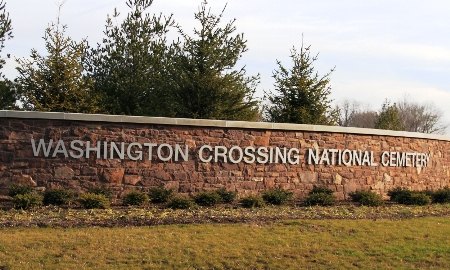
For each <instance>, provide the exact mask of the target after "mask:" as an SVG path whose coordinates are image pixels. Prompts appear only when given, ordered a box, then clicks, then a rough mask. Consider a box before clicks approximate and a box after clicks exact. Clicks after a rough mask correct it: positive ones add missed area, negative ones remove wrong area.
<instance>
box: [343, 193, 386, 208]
mask: <svg viewBox="0 0 450 270" xmlns="http://www.w3.org/2000/svg"><path fill="white" fill-rule="evenodd" d="M349 195H350V197H351V198H352V201H354V202H358V203H360V204H361V205H365V206H380V205H383V204H384V201H383V198H382V197H381V195H379V194H377V193H375V192H373V191H370V190H358V191H355V192H352V193H350V194H349Z"/></svg>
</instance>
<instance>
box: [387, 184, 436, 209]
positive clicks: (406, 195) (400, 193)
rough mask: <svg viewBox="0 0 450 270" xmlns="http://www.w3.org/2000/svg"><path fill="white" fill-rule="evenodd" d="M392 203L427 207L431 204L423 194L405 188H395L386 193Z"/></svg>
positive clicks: (428, 198) (429, 199)
mask: <svg viewBox="0 0 450 270" xmlns="http://www.w3.org/2000/svg"><path fill="white" fill-rule="evenodd" d="M387 194H388V196H390V197H391V198H390V199H391V200H392V201H395V202H396V203H399V204H408V205H427V204H430V203H431V198H430V196H429V195H427V194H426V193H425V192H419V191H412V190H409V189H407V188H402V187H397V188H394V189H392V190H389V191H388V193H387Z"/></svg>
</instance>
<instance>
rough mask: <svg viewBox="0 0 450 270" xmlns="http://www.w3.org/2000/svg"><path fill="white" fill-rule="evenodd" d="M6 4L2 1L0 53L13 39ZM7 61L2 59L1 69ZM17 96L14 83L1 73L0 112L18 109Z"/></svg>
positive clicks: (0, 5) (0, 3)
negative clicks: (9, 40)
mask: <svg viewBox="0 0 450 270" xmlns="http://www.w3.org/2000/svg"><path fill="white" fill-rule="evenodd" d="M5 6H6V3H4V2H3V1H0V52H2V50H3V48H4V47H5V45H4V44H5V41H6V40H7V39H10V38H12V37H13V36H12V24H11V19H10V18H9V13H7V12H6V9H5ZM8 57H9V55H8ZM5 63H6V61H5V59H4V58H1V57H0V69H2V68H3V66H4V65H5ZM16 100H17V94H16V91H15V87H14V83H13V82H11V81H10V80H8V79H6V78H5V76H4V75H3V74H2V73H1V72H0V110H3V109H17V107H16V105H15V103H16Z"/></svg>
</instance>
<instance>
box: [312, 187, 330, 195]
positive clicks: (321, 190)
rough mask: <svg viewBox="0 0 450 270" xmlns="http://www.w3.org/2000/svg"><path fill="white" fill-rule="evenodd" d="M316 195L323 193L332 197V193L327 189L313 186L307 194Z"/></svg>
mask: <svg viewBox="0 0 450 270" xmlns="http://www.w3.org/2000/svg"><path fill="white" fill-rule="evenodd" d="M316 193H325V194H329V195H333V193H334V192H333V191H332V190H331V189H329V188H327V187H323V186H321V187H318V186H314V187H313V189H312V190H311V191H310V192H309V193H308V194H316Z"/></svg>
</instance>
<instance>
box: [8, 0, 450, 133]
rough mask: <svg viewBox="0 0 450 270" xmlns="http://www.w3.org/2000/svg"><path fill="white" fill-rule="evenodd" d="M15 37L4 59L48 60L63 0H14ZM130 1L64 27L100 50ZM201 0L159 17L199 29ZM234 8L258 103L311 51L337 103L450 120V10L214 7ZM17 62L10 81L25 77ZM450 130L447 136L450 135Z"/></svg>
mask: <svg viewBox="0 0 450 270" xmlns="http://www.w3.org/2000/svg"><path fill="white" fill-rule="evenodd" d="M5 1H6V9H7V11H8V12H9V14H10V18H11V19H12V25H13V28H14V29H13V34H14V38H13V39H12V40H8V41H7V42H6V43H5V48H4V50H3V54H6V53H9V54H11V56H12V58H22V57H29V55H30V50H31V49H32V48H35V49H37V50H38V52H40V53H41V54H44V55H45V54H46V51H45V47H44V41H43V39H42V36H43V35H44V31H45V28H46V27H47V26H48V24H49V23H51V22H52V21H53V22H54V21H56V18H57V14H58V3H61V2H62V1H61V0H5ZM125 2H126V1H125V0H67V2H66V3H65V4H64V5H63V8H62V11H61V16H60V20H61V22H62V23H63V24H67V26H68V31H67V35H68V36H70V37H72V38H73V39H75V40H77V41H79V40H81V39H82V38H87V39H88V41H89V43H90V44H91V45H94V44H96V43H97V42H100V41H101V39H102V38H103V30H104V25H105V20H106V17H107V14H112V13H113V11H114V8H115V7H117V9H118V10H119V11H120V12H121V17H120V18H124V17H125V16H126V13H127V12H128V8H127V7H126V5H125ZM200 3H201V1H200V0H155V1H154V4H153V5H152V7H151V8H150V9H149V12H151V13H158V14H159V13H160V12H162V13H163V14H165V15H170V14H171V13H172V14H173V16H174V19H175V20H176V21H177V22H178V23H179V24H180V25H181V26H182V27H183V29H184V30H185V31H187V32H190V33H191V32H192V29H193V28H194V27H196V26H198V25H197V24H196V21H195V19H194V13H195V12H196V11H197V10H198V6H199V5H200ZM225 4H227V8H226V10H225V20H224V22H223V23H226V22H227V21H229V20H231V19H233V18H236V24H235V25H236V27H237V32H242V33H244V36H245V38H246V39H247V41H248V43H247V45H248V51H247V52H246V53H244V54H243V58H242V60H241V61H240V62H239V67H241V66H243V65H246V66H247V73H248V75H256V74H258V73H259V74H260V75H261V83H260V85H259V87H258V91H257V95H258V96H262V94H263V90H271V89H273V82H274V81H273V79H272V77H271V76H272V72H273V70H274V69H276V68H277V65H276V60H277V59H278V60H280V61H281V62H282V64H283V65H284V66H285V67H290V66H291V62H290V58H289V55H290V49H291V48H292V46H295V47H297V48H300V47H301V44H302V34H303V36H304V38H303V39H304V44H305V45H311V51H312V53H313V54H316V53H319V59H318V60H317V61H316V62H315V63H314V66H315V68H316V70H317V71H318V72H319V74H322V75H323V74H325V73H326V72H328V71H329V70H330V69H331V68H333V67H336V70H335V72H334V73H333V74H332V75H331V87H332V94H331V98H332V99H334V100H335V101H340V100H343V99H353V100H356V101H359V102H361V103H364V104H368V105H369V106H370V107H371V108H372V109H374V110H379V109H380V108H381V105H382V103H383V101H384V100H385V99H389V100H391V101H392V102H395V101H397V100H399V99H400V98H401V97H402V96H404V95H405V94H408V95H410V96H411V98H412V99H413V100H415V101H428V102H434V103H435V105H436V106H437V107H439V108H440V109H441V110H443V111H444V115H445V119H446V120H447V121H450V34H449V33H450V16H449V15H448V14H450V2H448V1H438V0H436V1H417V0H408V1H406V0H389V1H387V0H377V1H361V0H340V1H331V0H315V1H304V0H297V1H294V0H278V1H265V0H259V1H256V0H245V1H243V0H210V3H209V6H210V7H211V8H212V12H213V13H215V14H218V13H220V12H221V10H222V9H223V7H224V5H225ZM15 67H16V63H15V61H14V59H11V60H8V62H7V65H6V67H5V70H4V71H3V72H4V73H5V74H6V76H7V77H8V78H10V79H13V78H14V77H15V76H16V75H17V73H16V71H15ZM448 133H449V131H447V134H448Z"/></svg>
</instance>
